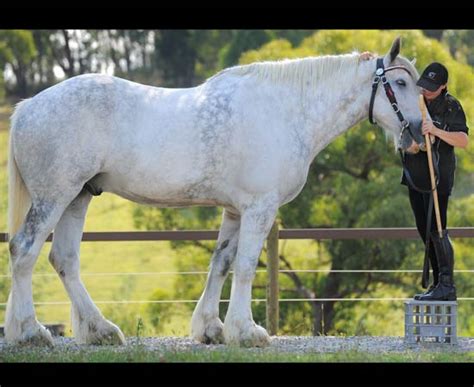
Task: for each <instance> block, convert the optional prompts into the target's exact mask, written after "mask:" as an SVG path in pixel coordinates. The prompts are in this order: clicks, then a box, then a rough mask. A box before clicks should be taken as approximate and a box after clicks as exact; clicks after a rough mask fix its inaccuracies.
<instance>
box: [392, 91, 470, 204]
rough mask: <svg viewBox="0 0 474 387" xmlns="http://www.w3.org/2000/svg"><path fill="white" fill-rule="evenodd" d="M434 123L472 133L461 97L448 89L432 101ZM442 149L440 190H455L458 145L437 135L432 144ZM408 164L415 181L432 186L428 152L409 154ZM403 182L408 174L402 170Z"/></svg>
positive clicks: (445, 128) (428, 186)
mask: <svg viewBox="0 0 474 387" xmlns="http://www.w3.org/2000/svg"><path fill="white" fill-rule="evenodd" d="M427 107H428V111H429V113H430V116H431V119H432V120H433V124H434V125H435V126H436V127H437V128H439V129H442V130H446V131H448V132H464V133H466V134H469V128H468V127H467V125H466V115H465V114H464V110H463V108H462V106H461V104H460V103H459V101H458V100H457V99H456V98H454V97H453V96H452V95H450V94H449V93H448V92H447V90H444V91H443V92H442V93H441V94H440V95H439V96H438V97H436V99H434V100H433V101H431V103H430V104H429V105H428V104H427ZM432 147H434V149H437V150H438V153H439V164H438V166H439V184H438V192H440V193H442V194H447V195H449V194H451V191H452V189H453V186H454V171H455V169H456V156H455V154H454V147H453V146H451V145H449V144H448V143H447V142H444V141H443V140H441V139H440V138H438V137H436V141H435V143H434V144H433V145H432ZM405 165H406V168H407V170H408V172H409V173H410V176H411V178H412V180H413V183H414V184H415V185H416V186H417V187H418V188H420V189H423V190H429V189H431V180H430V175H429V169H428V157H427V154H426V152H418V153H417V154H414V155H411V154H408V153H406V154H405ZM401 184H404V185H408V182H407V180H406V178H405V175H404V174H403V173H402V180H401Z"/></svg>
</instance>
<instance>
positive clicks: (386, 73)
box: [369, 38, 425, 153]
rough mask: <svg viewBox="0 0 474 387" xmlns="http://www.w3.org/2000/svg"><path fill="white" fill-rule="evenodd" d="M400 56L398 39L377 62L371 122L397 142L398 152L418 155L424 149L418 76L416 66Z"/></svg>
mask: <svg viewBox="0 0 474 387" xmlns="http://www.w3.org/2000/svg"><path fill="white" fill-rule="evenodd" d="M399 53H400V38H397V39H395V41H394V42H393V44H392V47H391V49H390V51H389V52H388V53H387V54H386V55H385V56H384V57H383V58H378V59H377V60H376V68H374V75H373V83H372V96H371V101H370V107H369V119H370V121H371V122H372V123H375V122H376V123H378V124H379V125H380V126H381V127H382V128H384V130H385V131H387V132H389V133H390V134H391V135H393V136H394V137H395V138H398V144H397V146H398V148H399V149H401V150H402V151H405V152H408V153H417V152H418V151H419V150H420V147H422V148H423V147H424V146H425V143H424V138H423V135H422V132H421V125H422V117H421V111H420V108H419V105H418V97H419V95H420V89H419V87H418V86H417V85H416V82H417V80H418V77H419V75H418V72H417V71H416V68H415V66H414V63H412V62H410V61H409V60H408V59H406V58H403V57H400V56H398V54H399ZM378 89H380V90H378Z"/></svg>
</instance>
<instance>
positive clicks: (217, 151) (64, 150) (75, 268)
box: [5, 39, 421, 346]
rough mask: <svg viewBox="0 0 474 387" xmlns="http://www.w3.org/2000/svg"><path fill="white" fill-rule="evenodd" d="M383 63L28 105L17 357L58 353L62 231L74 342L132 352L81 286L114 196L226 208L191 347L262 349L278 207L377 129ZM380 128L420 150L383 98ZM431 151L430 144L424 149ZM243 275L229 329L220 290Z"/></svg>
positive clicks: (16, 140) (414, 91)
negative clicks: (55, 302)
mask: <svg viewBox="0 0 474 387" xmlns="http://www.w3.org/2000/svg"><path fill="white" fill-rule="evenodd" d="M399 50H400V42H399V40H398V39H397V40H396V41H395V42H394V43H393V45H392V47H391V50H390V51H389V52H388V54H387V55H385V56H384V57H383V63H384V66H385V67H387V66H394V65H399V66H403V67H404V68H406V69H408V70H409V71H410V73H411V75H410V73H408V72H407V71H403V69H396V70H394V71H391V72H389V73H387V74H386V76H387V80H388V81H389V82H390V84H391V86H392V88H393V91H394V94H395V96H396V97H397V99H398V103H399V108H400V110H401V111H402V112H403V114H404V116H405V118H406V119H407V120H408V121H409V122H410V123H411V128H412V129H413V130H417V133H418V134H419V133H420V127H421V113H420V111H419V109H418V105H417V101H418V95H419V90H418V88H417V87H416V84H415V83H416V81H417V78H418V73H417V71H416V69H415V67H414V66H413V64H412V63H410V62H409V61H408V60H407V59H405V58H403V57H399V56H398V54H399ZM375 66H376V62H375V59H369V60H366V61H361V60H359V54H356V53H353V54H346V55H339V56H324V57H312V58H304V59H296V60H285V61H280V62H264V63H254V64H250V65H246V66H236V67H232V68H229V69H226V70H224V71H221V72H220V73H218V74H217V75H215V76H213V77H212V78H210V79H208V80H207V81H206V82H205V83H203V84H201V85H200V86H197V87H193V88H187V89H165V88H158V87H150V86H145V85H141V84H138V83H134V82H129V81H127V80H123V79H119V78H116V77H112V76H107V75H99V74H88V75H81V76H77V77H74V78H71V79H68V80H66V81H64V82H61V83H59V84H57V85H55V86H53V87H51V88H49V89H47V90H45V91H43V92H41V93H39V94H38V95H36V96H35V97H33V98H31V99H28V100H25V101H22V102H21V103H19V104H18V105H17V107H16V109H15V112H14V114H13V116H12V127H11V133H10V155H9V236H10V245H9V247H10V255H11V258H10V259H11V272H12V285H11V293H10V295H9V298H8V304H7V310H6V321H5V337H6V340H7V341H8V342H9V343H36V344H47V345H51V344H52V337H51V334H50V333H49V331H48V330H46V329H45V328H44V327H43V326H42V325H41V324H40V323H39V322H38V321H37V319H36V316H35V310H34V304H33V297H32V283H31V280H32V271H33V267H34V265H35V262H36V260H37V256H38V254H39V251H40V248H41V247H42V245H43V243H44V242H45V240H46V238H47V236H48V234H49V233H50V232H52V231H53V229H54V238H53V245H52V249H51V253H50V255H49V260H50V262H51V264H52V265H53V267H54V268H55V270H56V271H57V273H58V274H59V277H60V279H61V281H62V282H63V284H64V286H65V288H66V290H67V293H68V295H69V297H70V299H71V302H72V311H71V312H72V326H73V331H74V334H75V337H76V340H77V342H79V343H88V344H100V343H117V344H120V343H124V342H125V338H124V335H123V333H122V332H121V331H120V329H119V328H118V327H117V326H116V325H115V324H113V323H111V322H110V321H108V320H106V319H105V318H104V316H103V315H102V314H101V312H100V311H99V309H98V308H97V307H96V305H95V304H94V302H93V301H92V299H91V298H90V296H89V294H88V293H87V290H86V289H85V287H84V285H83V283H82V281H81V278H80V274H79V247H80V242H81V237H82V231H83V225H84V218H85V215H86V211H87V207H88V204H89V202H90V200H91V198H92V196H93V194H99V193H100V192H102V191H106V192H113V193H115V194H117V195H120V196H122V197H124V198H127V199H130V200H133V201H135V202H138V203H144V204H149V205H154V206H160V207H162V206H168V207H181V206H191V205H199V206H222V207H224V213H223V220H222V226H221V228H220V232H219V237H218V241H217V247H216V250H215V252H214V254H213V256H212V263H211V266H210V272H209V275H208V278H207V282H206V287H205V290H204V292H203V294H202V296H201V298H200V300H199V303H198V304H197V306H196V309H195V311H194V313H193V316H192V323H191V325H192V328H191V334H192V337H193V338H194V339H196V340H198V341H200V342H206V343H220V342H224V343H228V344H238V345H244V346H264V345H267V344H268V343H269V336H268V334H267V332H266V331H265V329H264V328H262V327H260V326H258V325H256V324H255V322H254V321H253V318H252V311H251V291H252V281H253V278H254V276H255V270H256V266H257V261H258V258H259V255H260V252H261V249H262V246H263V243H264V241H265V238H266V237H267V234H268V232H269V230H270V228H271V226H272V224H273V222H274V219H275V216H276V213H277V210H278V208H279V207H280V206H282V205H283V204H285V203H288V202H290V201H291V200H292V199H293V198H295V197H296V196H297V195H298V193H299V192H300V191H301V189H302V188H303V186H304V184H305V182H306V179H307V175H308V170H309V167H310V164H311V162H312V160H313V159H314V158H315V156H316V155H317V154H318V153H319V152H320V151H321V150H322V149H323V148H324V147H326V146H327V145H328V144H329V143H330V142H331V141H332V140H333V139H334V138H336V137H337V136H339V135H340V134H341V133H343V132H345V131H346V130H347V129H348V128H350V127H352V126H354V125H356V124H357V123H358V122H360V121H362V120H364V119H366V118H367V117H368V111H369V100H370V96H371V85H372V80H373V79H374V72H375ZM379 89H381V90H379V91H378V93H377V94H376V98H375V103H374V105H373V116H374V118H375V119H376V121H377V122H378V123H379V125H380V126H382V127H383V128H384V129H385V130H386V131H387V132H389V133H391V134H392V135H393V136H394V137H395V138H398V137H400V138H401V140H402V141H401V147H402V148H403V149H404V150H406V149H408V148H409V147H410V146H411V145H412V141H413V140H412V139H411V138H409V137H407V132H405V133H402V134H403V136H400V132H401V125H400V122H399V120H398V119H397V116H396V114H395V113H394V110H393V108H392V106H391V104H390V103H389V101H388V99H387V97H386V96H385V94H384V92H383V88H379ZM420 138H421V137H420ZM231 268H233V270H234V275H233V280H232V289H231V296H230V304H229V308H228V312H227V315H226V318H225V320H224V323H222V322H221V320H220V319H219V313H218V311H219V300H220V295H221V290H222V287H223V284H224V281H225V279H226V276H227V274H228V272H229V270H230V269H231Z"/></svg>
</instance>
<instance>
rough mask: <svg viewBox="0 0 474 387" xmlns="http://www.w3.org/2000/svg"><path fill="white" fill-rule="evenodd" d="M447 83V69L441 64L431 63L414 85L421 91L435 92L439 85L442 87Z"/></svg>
mask: <svg viewBox="0 0 474 387" xmlns="http://www.w3.org/2000/svg"><path fill="white" fill-rule="evenodd" d="M447 82H448V69H447V68H446V67H444V66H443V65H442V64H441V63H438V62H433V63H431V64H430V65H428V67H426V69H425V71H423V74H421V77H420V79H419V80H418V82H417V83H416V84H417V85H418V86H420V87H422V88H423V89H426V90H429V91H436V90H437V89H438V88H439V87H440V86H441V85H444V84H445V83H447Z"/></svg>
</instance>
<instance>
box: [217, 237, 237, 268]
mask: <svg viewBox="0 0 474 387" xmlns="http://www.w3.org/2000/svg"><path fill="white" fill-rule="evenodd" d="M236 253H237V243H236V241H235V240H228V239H226V240H224V241H223V242H222V243H221V244H220V246H218V247H217V249H216V251H215V254H214V256H213V258H212V265H213V267H214V268H215V269H217V270H218V272H219V274H220V275H221V276H224V277H225V276H226V275H227V274H228V273H229V271H230V269H231V267H232V264H233V263H234V259H235V255H236Z"/></svg>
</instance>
